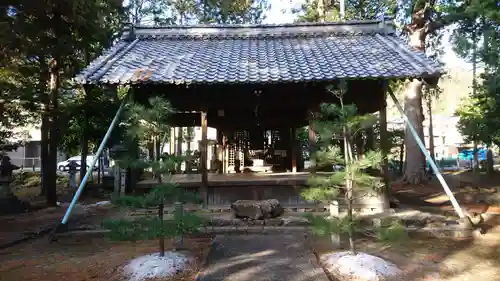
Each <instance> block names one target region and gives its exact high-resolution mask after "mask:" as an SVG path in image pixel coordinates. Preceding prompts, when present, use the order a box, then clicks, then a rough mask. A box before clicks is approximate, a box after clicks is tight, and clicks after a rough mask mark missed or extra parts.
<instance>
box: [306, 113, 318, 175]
mask: <svg viewBox="0 0 500 281" xmlns="http://www.w3.org/2000/svg"><path fill="white" fill-rule="evenodd" d="M307 115H308V116H307V119H308V121H309V126H308V128H307V130H308V144H309V169H310V170H311V171H312V172H314V170H315V169H314V166H315V164H314V160H313V154H314V146H315V145H316V131H315V130H314V118H315V116H314V107H311V109H309V111H308V113H307Z"/></svg>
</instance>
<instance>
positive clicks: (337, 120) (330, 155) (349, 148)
mask: <svg viewBox="0 0 500 281" xmlns="http://www.w3.org/2000/svg"><path fill="white" fill-rule="evenodd" d="M329 90H330V92H332V94H334V95H335V96H336V97H337V98H338V101H339V104H322V105H321V115H320V117H319V119H318V120H317V121H316V123H315V124H314V128H316V130H317V131H318V133H319V135H320V136H321V139H320V141H319V148H318V150H317V151H316V152H315V154H314V155H313V158H314V160H315V162H316V165H317V166H320V167H321V166H323V167H325V166H330V167H331V166H342V167H343V168H342V169H340V170H337V171H335V172H334V173H333V174H328V175H324V174H323V175H322V174H320V173H317V174H313V175H312V176H311V178H310V179H309V186H310V188H308V189H306V190H305V191H304V192H303V194H302V196H304V198H306V199H307V200H319V201H327V202H329V203H330V202H331V201H332V200H335V199H336V198H337V197H338V196H339V195H340V196H344V199H345V202H346V203H347V215H346V217H345V218H343V219H336V218H331V219H330V220H326V219H324V218H322V217H310V220H311V222H312V224H313V229H314V230H315V232H316V233H319V234H332V233H339V232H340V233H347V234H348V235H349V246H350V250H351V252H353V253H356V247H355V244H354V239H353V236H354V235H353V234H354V231H355V228H356V224H355V218H354V214H353V203H354V202H355V200H356V199H359V198H360V197H361V196H365V195H364V194H363V193H364V192H366V191H368V192H373V191H375V192H381V191H382V187H383V181H382V178H381V177H380V176H379V175H378V170H377V169H379V168H380V166H381V163H382V154H381V153H380V152H379V151H376V150H372V151H367V152H365V153H364V154H363V155H362V156H359V154H358V153H357V152H356V151H355V150H356V147H355V145H354V141H355V137H356V136H357V135H358V134H360V133H362V132H363V130H365V129H366V128H369V127H372V126H373V124H374V123H375V122H376V117H375V116H373V115H359V114H357V110H356V106H354V105H346V104H344V94H345V92H346V91H345V84H344V83H340V87H339V88H338V89H334V88H333V87H330V89H329Z"/></svg>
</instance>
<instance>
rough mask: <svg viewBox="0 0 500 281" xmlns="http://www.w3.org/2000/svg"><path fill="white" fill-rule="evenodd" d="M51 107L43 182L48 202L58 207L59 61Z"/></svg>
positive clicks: (54, 72) (52, 76)
mask: <svg viewBox="0 0 500 281" xmlns="http://www.w3.org/2000/svg"><path fill="white" fill-rule="evenodd" d="M49 67H50V83H49V90H50V107H49V119H50V122H49V155H48V159H47V163H46V164H47V166H46V170H45V172H46V173H44V177H43V181H44V183H47V185H46V201H47V205H49V206H57V188H56V180H57V169H56V168H57V167H56V166H57V146H58V131H59V125H58V122H57V118H58V112H57V110H58V92H59V68H58V66H57V61H56V60H52V61H51V63H50V65H49Z"/></svg>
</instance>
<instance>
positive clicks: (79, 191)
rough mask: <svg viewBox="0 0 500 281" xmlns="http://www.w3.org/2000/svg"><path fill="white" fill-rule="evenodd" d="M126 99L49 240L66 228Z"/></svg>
mask: <svg viewBox="0 0 500 281" xmlns="http://www.w3.org/2000/svg"><path fill="white" fill-rule="evenodd" d="M128 98H129V95H128V94H127V96H126V97H125V98H124V99H123V100H122V102H121V104H120V107H119V108H118V111H116V114H115V117H114V118H113V121H111V124H110V125H109V128H108V131H107V132H106V134H105V135H104V138H103V139H102V141H101V144H100V145H99V148H98V149H97V152H96V154H95V157H94V158H93V160H92V163H91V165H90V166H89V167H90V168H89V169H88V170H87V173H86V174H85V176H84V177H83V179H82V181H81V182H80V186H78V189H77V191H76V193H75V195H74V196H73V199H72V200H71V203H70V204H69V206H68V209H67V210H66V213H65V214H64V217H63V219H62V221H61V223H60V224H59V225H57V226H56V227H55V228H54V229H53V231H52V232H51V235H50V236H51V237H50V239H51V240H52V239H53V235H54V234H55V233H56V232H57V231H58V230H60V229H64V228H65V227H66V224H67V223H68V220H69V217H70V215H71V212H72V211H73V209H74V208H75V206H76V203H77V202H78V199H79V198H80V195H81V194H82V192H83V189H84V188H85V185H86V184H87V181H88V179H89V177H90V175H91V174H92V172H93V167H94V166H95V164H96V163H97V161H98V159H99V157H100V156H101V154H102V152H103V150H104V147H105V146H106V142H107V141H108V139H109V137H110V136H111V133H112V132H113V129H114V128H115V127H116V125H117V124H118V121H119V120H120V115H121V114H122V112H123V110H124V108H125V105H126V104H127V102H128Z"/></svg>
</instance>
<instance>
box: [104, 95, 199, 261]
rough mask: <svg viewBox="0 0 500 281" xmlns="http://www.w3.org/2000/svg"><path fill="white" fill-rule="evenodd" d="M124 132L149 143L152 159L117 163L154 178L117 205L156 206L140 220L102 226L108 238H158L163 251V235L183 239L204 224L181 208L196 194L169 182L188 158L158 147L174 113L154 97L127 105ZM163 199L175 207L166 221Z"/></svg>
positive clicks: (159, 99) (163, 140)
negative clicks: (151, 183) (142, 191)
mask: <svg viewBox="0 0 500 281" xmlns="http://www.w3.org/2000/svg"><path fill="white" fill-rule="evenodd" d="M126 112H127V116H128V120H127V123H126V124H127V127H128V128H127V129H128V130H127V132H128V134H129V136H130V137H131V138H135V139H137V140H139V143H142V144H146V143H151V142H152V144H153V147H154V157H152V158H151V159H146V157H143V159H130V158H127V157H124V158H122V159H121V160H120V161H119V162H120V166H123V167H130V168H142V169H149V170H150V171H151V172H152V173H153V176H154V178H155V180H156V181H157V183H156V185H155V186H154V187H153V188H152V190H151V191H150V192H149V193H147V194H145V195H143V196H122V197H120V198H118V199H116V200H115V202H116V204H118V205H122V206H126V207H130V208H149V207H156V208H157V214H156V215H155V216H146V217H143V218H140V219H134V220H132V219H121V220H110V221H106V222H105V227H107V228H109V229H110V230H111V237H112V238H115V239H120V240H142V239H158V242H159V254H160V256H163V255H164V253H165V238H166V237H179V238H180V241H181V246H182V241H183V237H184V235H185V234H186V233H193V232H196V231H197V230H198V228H199V227H200V226H201V225H203V223H204V220H203V219H202V218H201V217H198V216H196V215H193V214H187V213H184V211H183V204H184V203H187V202H199V197H198V196H197V194H195V193H191V192H185V190H184V189H183V188H180V187H178V186H177V185H176V184H175V183H173V182H172V181H171V171H173V170H175V167H176V165H177V164H178V163H181V162H183V161H186V160H189V159H186V157H184V156H176V155H168V154H166V153H161V152H160V150H161V148H162V147H163V145H164V144H165V140H167V139H169V138H168V134H169V132H170V129H171V128H170V126H168V125H167V124H168V123H167V121H168V120H167V119H168V116H169V115H170V114H171V113H172V112H173V110H172V108H171V107H170V104H169V102H168V101H165V100H163V99H161V98H158V97H155V98H151V99H150V100H149V106H144V105H139V104H134V105H132V106H130V107H129V108H127V111H126ZM166 202H175V203H176V206H177V207H176V209H175V212H174V216H173V218H172V219H169V220H165V218H164V208H165V203H166Z"/></svg>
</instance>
